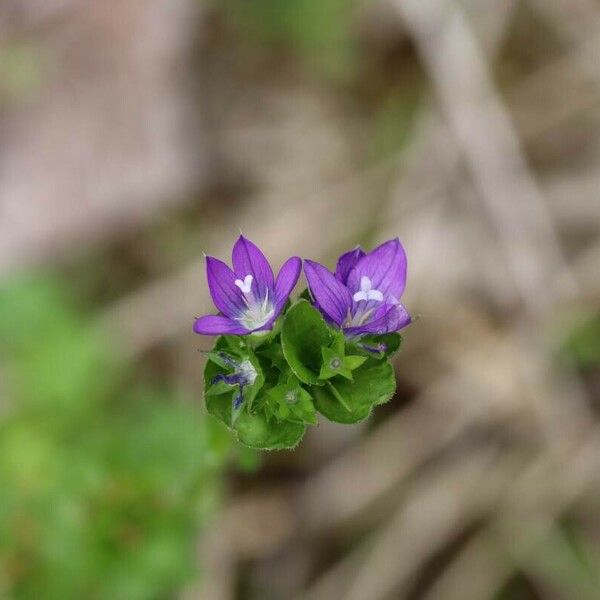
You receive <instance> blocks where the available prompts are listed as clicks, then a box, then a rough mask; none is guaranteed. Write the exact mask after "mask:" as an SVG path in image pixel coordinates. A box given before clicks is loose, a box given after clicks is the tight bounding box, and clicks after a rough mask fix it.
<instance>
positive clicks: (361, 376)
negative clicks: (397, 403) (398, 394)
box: [311, 359, 396, 423]
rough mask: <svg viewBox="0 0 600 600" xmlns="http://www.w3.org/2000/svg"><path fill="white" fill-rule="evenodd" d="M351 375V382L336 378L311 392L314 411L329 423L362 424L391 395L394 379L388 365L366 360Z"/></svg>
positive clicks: (392, 393) (393, 389) (394, 384)
mask: <svg viewBox="0 0 600 600" xmlns="http://www.w3.org/2000/svg"><path fill="white" fill-rule="evenodd" d="M352 375H353V379H354V381H352V382H351V381H346V380H344V379H341V378H338V379H335V380H333V381H328V383H327V385H326V386H324V387H315V388H313V389H312V390H311V391H312V393H313V397H314V402H315V407H316V408H317V410H318V411H319V412H320V413H321V414H322V415H323V416H325V417H327V418H328V419H329V420H330V421H335V422H336V423H358V422H359V421H363V420H364V419H366V418H367V417H368V416H369V414H370V413H371V410H372V408H373V407H374V406H375V405H377V404H383V403H385V402H387V401H388V400H390V399H391V398H392V396H393V395H394V391H395V389H396V379H395V377H394V370H393V368H392V366H391V365H390V364H389V363H388V362H379V361H376V360H374V359H369V360H367V361H366V362H365V363H364V364H363V365H362V366H360V367H359V368H358V369H356V370H355V371H354V372H353V373H352Z"/></svg>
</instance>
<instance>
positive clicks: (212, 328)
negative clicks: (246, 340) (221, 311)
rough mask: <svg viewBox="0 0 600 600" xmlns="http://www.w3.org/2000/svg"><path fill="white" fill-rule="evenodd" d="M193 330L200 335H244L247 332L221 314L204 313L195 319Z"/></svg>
mask: <svg viewBox="0 0 600 600" xmlns="http://www.w3.org/2000/svg"><path fill="white" fill-rule="evenodd" d="M194 331H195V332H196V333H199V334H201V335H245V334H247V333H249V332H248V330H247V329H246V328H245V327H242V326H241V325H240V324H239V323H238V322H236V321H234V320H233V319H230V318H229V317H223V316H221V315H205V316H204V317H200V318H199V319H196V322H195V323H194Z"/></svg>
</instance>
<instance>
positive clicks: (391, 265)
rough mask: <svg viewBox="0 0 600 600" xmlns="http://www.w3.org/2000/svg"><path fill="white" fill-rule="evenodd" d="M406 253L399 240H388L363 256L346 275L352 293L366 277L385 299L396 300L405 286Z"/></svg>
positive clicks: (358, 288) (359, 287) (357, 289)
mask: <svg viewBox="0 0 600 600" xmlns="http://www.w3.org/2000/svg"><path fill="white" fill-rule="evenodd" d="M406 267H407V263H406V253H405V252H404V248H403V247H402V244H401V243H400V240H398V239H395V240H390V241H389V242H385V243H384V244H381V246H378V247H377V248H375V250H373V251H372V252H369V254H367V255H366V256H363V258H361V259H360V260H359V261H358V262H357V263H356V266H355V267H354V268H353V269H352V271H351V272H350V273H349V275H348V283H347V285H348V288H349V289H350V291H351V292H352V293H355V292H357V291H359V290H360V289H361V279H362V278H363V277H367V278H368V279H369V280H370V282H371V287H372V289H374V290H379V291H380V292H381V293H382V294H383V296H384V297H385V298H386V299H387V298H389V297H391V298H393V299H395V300H398V299H399V298H400V296H401V295H402V292H404V288H405V287H406Z"/></svg>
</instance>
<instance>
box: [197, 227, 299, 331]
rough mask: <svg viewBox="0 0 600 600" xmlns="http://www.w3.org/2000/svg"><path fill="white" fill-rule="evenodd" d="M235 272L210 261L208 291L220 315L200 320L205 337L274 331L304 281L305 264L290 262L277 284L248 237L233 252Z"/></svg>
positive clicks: (282, 269) (294, 258) (218, 262)
mask: <svg viewBox="0 0 600 600" xmlns="http://www.w3.org/2000/svg"><path fill="white" fill-rule="evenodd" d="M232 261H233V271H232V270H231V269H230V268H229V267H228V266H227V265H226V264H225V263H224V262H222V261H220V260H218V259H217V258H213V257H212V256H207V257H206V275H207V279H208V287H209V290H210V295H211V296H212V299H213V302H214V303H215V306H216V307H217V308H218V309H219V311H220V312H221V314H220V315H205V316H203V317H200V318H199V319H197V320H196V323H195V324H194V331H195V332H196V333H200V334H202V335H225V334H228V335H246V334H248V333H251V332H253V331H264V330H268V329H271V327H272V326H273V323H274V322H275V319H277V317H278V316H279V314H280V313H281V311H282V310H283V307H284V306H285V303H286V301H287V299H288V297H289V295H290V293H291V291H292V289H293V288H294V286H295V285H296V282H297V281H298V277H300V270H301V268H302V261H301V260H300V259H299V258H298V257H297V256H293V257H292V258H290V259H288V260H287V261H286V262H285V264H284V265H283V267H281V271H279V275H278V276H277V280H275V278H274V277H273V271H272V269H271V266H270V265H269V262H268V261H267V259H266V258H265V255H264V254H263V253H262V252H261V251H260V250H259V249H258V248H257V247H256V246H255V245H254V244H253V243H252V242H251V241H250V240H247V239H246V238H245V237H244V236H240V237H239V239H238V240H237V242H236V243H235V245H234V247H233V252H232Z"/></svg>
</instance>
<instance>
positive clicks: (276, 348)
mask: <svg viewBox="0 0 600 600" xmlns="http://www.w3.org/2000/svg"><path fill="white" fill-rule="evenodd" d="M257 354H258V356H259V357H261V358H265V359H267V360H268V361H270V363H271V365H273V366H274V367H276V368H277V369H278V370H279V371H280V372H282V373H284V372H289V370H290V368H289V366H288V364H287V361H286V360H285V356H284V355H283V348H282V347H281V344H277V343H273V344H269V345H268V346H267V347H266V348H261V349H260V350H258V351H257Z"/></svg>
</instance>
